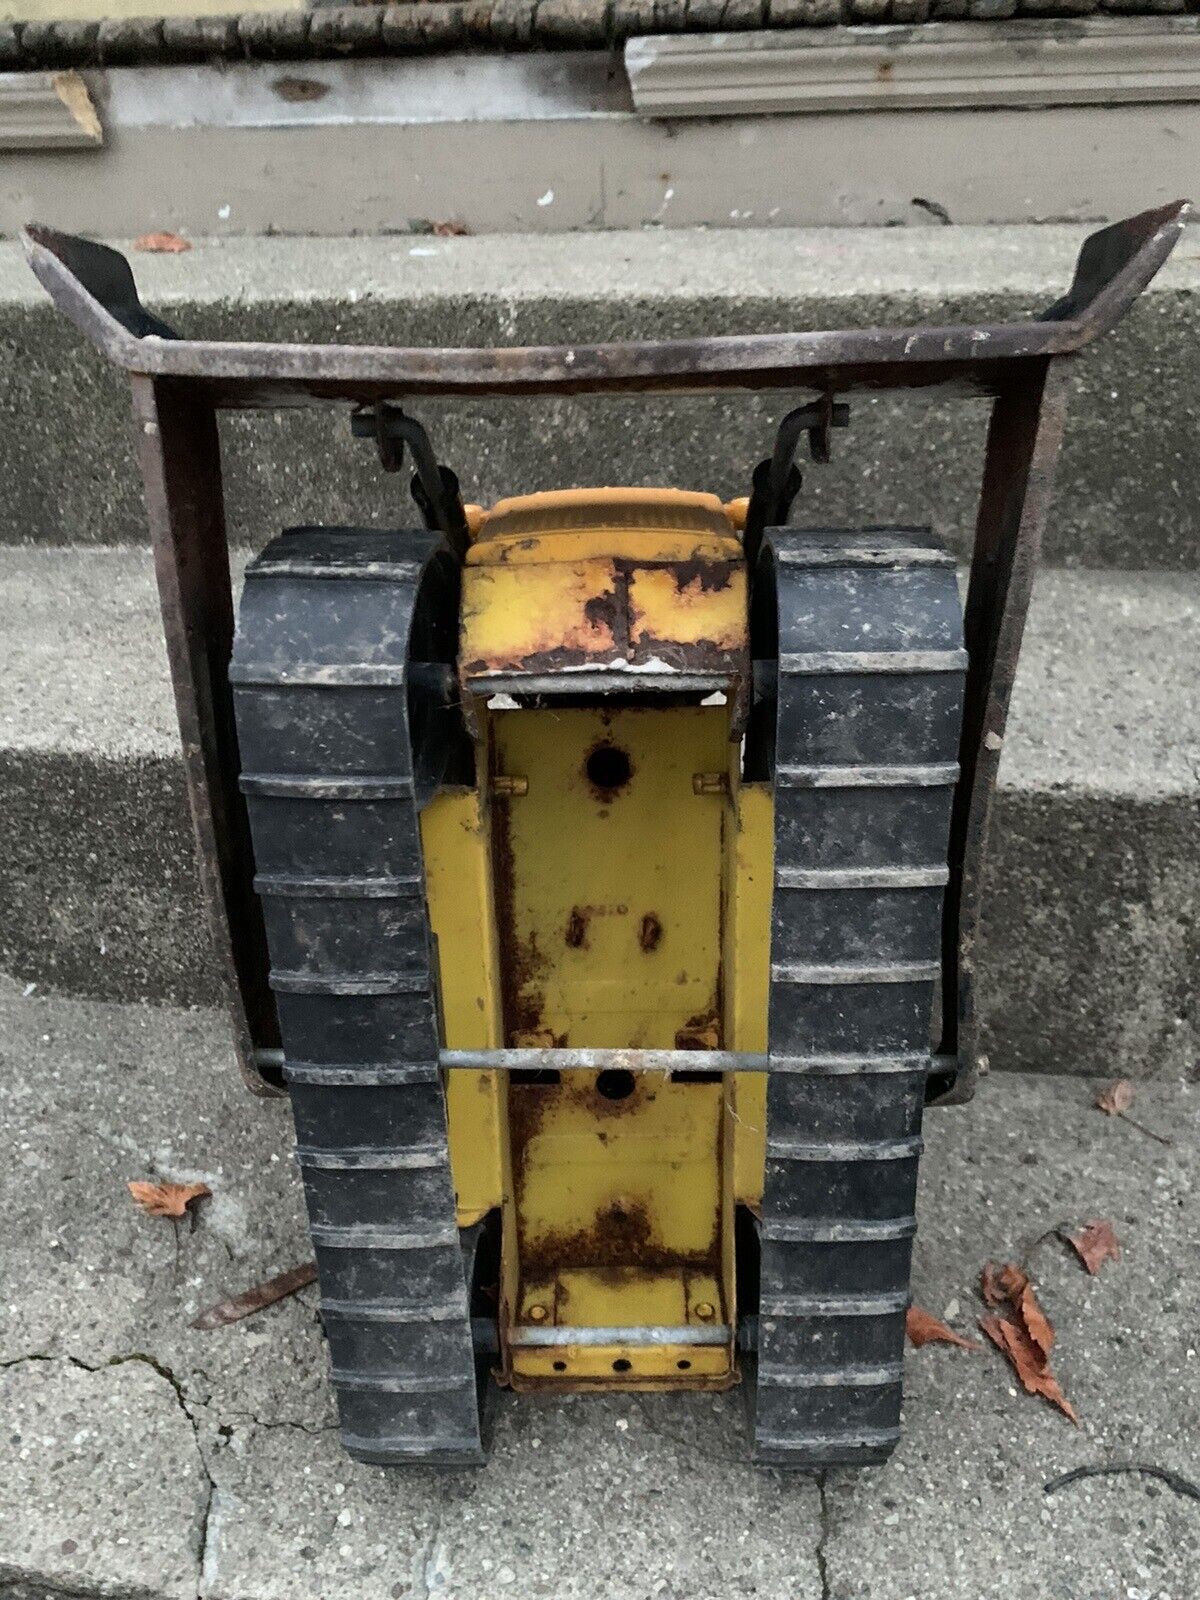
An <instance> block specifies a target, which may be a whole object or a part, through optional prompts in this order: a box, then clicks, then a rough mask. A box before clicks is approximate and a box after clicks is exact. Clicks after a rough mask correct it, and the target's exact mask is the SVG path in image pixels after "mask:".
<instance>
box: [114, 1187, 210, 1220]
mask: <svg viewBox="0 0 1200 1600" xmlns="http://www.w3.org/2000/svg"><path fill="white" fill-rule="evenodd" d="M127 1187H128V1189H129V1192H130V1194H131V1195H132V1196H133V1198H134V1201H135V1202H136V1204H138V1205H139V1206H141V1208H142V1210H143V1211H144V1212H145V1213H146V1215H147V1216H149V1217H182V1216H184V1215H185V1214H186V1212H187V1208H188V1207H189V1206H190V1205H191V1203H192V1201H193V1200H204V1199H207V1198H208V1196H209V1195H211V1194H212V1190H211V1189H210V1188H209V1187H208V1185H207V1184H206V1183H140V1182H136V1181H135V1182H131V1183H129V1184H128V1185H127Z"/></svg>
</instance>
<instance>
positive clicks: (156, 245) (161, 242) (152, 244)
mask: <svg viewBox="0 0 1200 1600" xmlns="http://www.w3.org/2000/svg"><path fill="white" fill-rule="evenodd" d="M133 248H134V249H135V250H145V251H146V252H147V253H148V254H149V255H155V256H178V255H182V254H183V252H184V251H185V250H190V249H191V248H192V247H191V245H190V244H189V243H188V241H187V240H186V239H181V238H180V237H179V235H178V234H177V233H143V234H142V236H141V238H140V239H135V240H134V241H133Z"/></svg>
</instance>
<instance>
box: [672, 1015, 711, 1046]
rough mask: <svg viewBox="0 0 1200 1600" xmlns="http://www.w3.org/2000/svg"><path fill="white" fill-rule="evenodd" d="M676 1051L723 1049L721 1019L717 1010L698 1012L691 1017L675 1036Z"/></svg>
mask: <svg viewBox="0 0 1200 1600" xmlns="http://www.w3.org/2000/svg"><path fill="white" fill-rule="evenodd" d="M675 1048H676V1050H719V1049H720V1048H721V1018H720V1013H719V1012H718V1011H717V1008H716V1007H715V1006H713V1007H712V1008H711V1009H710V1010H708V1011H701V1012H698V1013H697V1014H696V1015H695V1016H694V1017H689V1018H688V1020H687V1021H686V1022H685V1023H684V1025H683V1027H682V1028H679V1029H678V1030H677V1031H676V1034H675Z"/></svg>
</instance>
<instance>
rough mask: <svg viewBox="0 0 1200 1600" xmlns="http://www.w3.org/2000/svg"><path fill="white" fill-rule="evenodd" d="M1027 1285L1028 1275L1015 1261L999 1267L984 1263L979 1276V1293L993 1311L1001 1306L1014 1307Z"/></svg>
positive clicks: (992, 1262) (988, 1262)
mask: <svg viewBox="0 0 1200 1600" xmlns="http://www.w3.org/2000/svg"><path fill="white" fill-rule="evenodd" d="M1028 1284H1029V1275H1028V1273H1026V1272H1024V1271H1023V1270H1022V1269H1021V1268H1020V1267H1019V1266H1018V1265H1017V1263H1016V1262H1015V1261H1006V1262H1005V1263H1004V1265H1003V1266H1001V1267H998V1266H997V1265H996V1263H995V1262H994V1261H985V1262H984V1264H983V1271H982V1272H981V1273H980V1274H979V1292H980V1294H981V1295H982V1296H983V1298H984V1302H985V1304H987V1305H989V1306H991V1308H992V1310H993V1311H996V1310H999V1308H1000V1307H1001V1306H1003V1305H1015V1304H1016V1302H1017V1301H1018V1300H1019V1299H1020V1298H1021V1295H1022V1294H1023V1293H1024V1291H1025V1289H1026V1288H1027V1287H1028Z"/></svg>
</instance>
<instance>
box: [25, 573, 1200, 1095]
mask: <svg viewBox="0 0 1200 1600" xmlns="http://www.w3.org/2000/svg"><path fill="white" fill-rule="evenodd" d="M2 570H3V576H2V577H0V681H3V682H4V683H5V684H6V686H7V688H6V693H5V694H4V696H3V699H2V700H0V815H2V816H3V817H4V832H5V840H6V848H5V851H4V852H3V856H2V858H0V969H2V970H5V971H7V972H8V973H9V974H10V975H11V976H12V977H14V978H15V979H16V980H17V981H18V982H19V983H21V984H22V985H28V984H34V985H36V986H37V989H38V990H39V991H41V990H44V989H50V990H59V991H63V992H65V993H68V994H77V995H85V996H92V997H96V998H99V999H116V1000H124V999H138V998H142V999H150V1000H154V1001H159V1002H163V1001H169V1002H175V1003H183V1004H196V1005H204V1004H209V1003H212V1002H214V1001H215V1000H216V998H217V991H216V986H215V981H214V976H213V971H212V967H211V963H210V960H209V956H208V950H207V939H206V934H205V931H204V927H203V921H202V917H201V914H200V911H199V906H198V900H197V892H196V885H195V877H194V871H193V866H192V847H191V830H190V825H189V823H188V819H187V815H186V805H185V801H184V794H183V783H182V775H181V768H180V763H179V757H178V749H177V735H176V731H175V722H174V712H173V707H172V703H171V697H170V692H169V687H168V683H167V677H166V667H165V655H164V650H163V646H162V642H161V638H160V625H159V620H158V614H157V602H156V599H155V594H154V589H153V578H152V574H151V569H150V561H149V557H148V555H147V554H146V553H145V552H143V551H138V550H116V549H107V550H98V549H91V550H87V549H69V550H46V549H36V548H28V549H13V548H10V549H8V550H6V551H5V552H4V560H3V563H2ZM1198 651H1200V577H1197V576H1193V575H1184V574H1162V573H1144V572H1143V573H1135V572H1119V573H1118V572H1091V571H1088V572H1064V571H1055V570H1048V571H1045V572H1043V573H1042V575H1041V577H1040V578H1039V582H1038V589H1037V593H1036V596H1035V600H1034V605H1033V609H1032V614H1031V618H1030V628H1029V634H1028V638H1027V644H1026V649H1025V653H1024V655H1023V658H1022V664H1021V671H1020V675H1019V679H1018V683H1017V689H1016V694H1015V698H1014V706H1013V718H1012V723H1011V731H1010V735H1009V739H1008V748H1007V750H1006V752H1005V758H1004V764H1003V767H1002V771H1001V792H1000V796H999V803H998V806H997V814H996V822H995V834H994V841H995V843H994V854H993V861H994V867H993V873H992V894H991V899H990V907H989V915H988V919H987V926H986V929H985V950H984V959H983V968H982V979H981V982H982V993H983V1003H984V1007H985V1011H986V1015H987V1018H988V1022H989V1048H990V1051H991V1056H992V1061H993V1065H994V1066H996V1067H999V1068H1018V1069H1025V1070H1045V1071H1054V1072H1073V1073H1104V1072H1110V1071H1111V1072H1113V1073H1117V1072H1121V1073H1130V1074H1142V1075H1146V1076H1155V1075H1161V1074H1168V1073H1175V1074H1177V1073H1179V1072H1184V1071H1194V1070H1195V1064H1196V1060H1197V1048H1196V1047H1197V1042H1198V1040H1197V1035H1198V1029H1197V1021H1196V1016H1195V1012H1194V1008H1193V1005H1192V1002H1191V999H1190V995H1191V993H1192V991H1193V989H1194V987H1195V979H1196V974H1197V971H1198V969H1200V961H1198V959H1197V958H1198V956H1200V949H1198V946H1197V932H1196V927H1195V922H1194V916H1193V909H1192V908H1193V907H1194V905H1195V904H1196V902H1197V898H1198V897H1200V854H1198V853H1197V850H1196V816H1197V809H1196V808H1197V802H1198V800H1200V704H1198V703H1197V699H1196V695H1195V689H1194V684H1195V662H1196V659H1197V652H1198Z"/></svg>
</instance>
